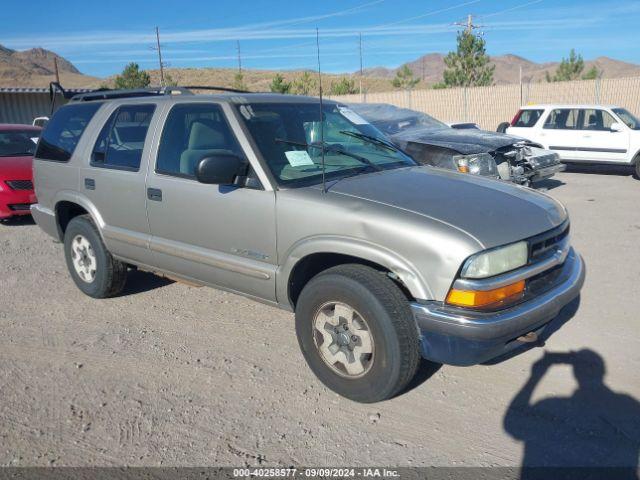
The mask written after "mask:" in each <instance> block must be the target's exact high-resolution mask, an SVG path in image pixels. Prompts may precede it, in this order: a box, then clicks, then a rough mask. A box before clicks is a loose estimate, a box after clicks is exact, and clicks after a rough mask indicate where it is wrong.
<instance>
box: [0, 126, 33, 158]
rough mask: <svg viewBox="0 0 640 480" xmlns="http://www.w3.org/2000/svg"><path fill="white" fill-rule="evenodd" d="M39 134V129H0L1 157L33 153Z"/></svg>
mask: <svg viewBox="0 0 640 480" xmlns="http://www.w3.org/2000/svg"><path fill="white" fill-rule="evenodd" d="M39 135H40V132H38V131H37V130H6V131H0V157H19V156H31V155H33V152H35V151H36V143H38V136H39Z"/></svg>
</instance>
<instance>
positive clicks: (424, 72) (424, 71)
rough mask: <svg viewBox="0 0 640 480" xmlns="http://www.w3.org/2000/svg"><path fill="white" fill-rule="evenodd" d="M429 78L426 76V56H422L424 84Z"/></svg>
mask: <svg viewBox="0 0 640 480" xmlns="http://www.w3.org/2000/svg"><path fill="white" fill-rule="evenodd" d="M426 78H427V76H426V67H425V59H424V55H423V56H422V81H423V82H424V81H425V80H426Z"/></svg>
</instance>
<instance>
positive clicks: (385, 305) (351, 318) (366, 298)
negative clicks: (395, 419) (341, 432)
mask: <svg viewBox="0 0 640 480" xmlns="http://www.w3.org/2000/svg"><path fill="white" fill-rule="evenodd" d="M296 333H297V335H298V342H299V344H300V348H301V349H302V353H303V355H304V357H305V359H306V361H307V363H308V364H309V367H310V368H311V370H312V371H313V372H314V373H315V374H316V376H317V377H318V378H319V379H320V381H322V383H324V384H325V385H326V386H327V387H329V388H330V389H331V390H333V391H334V392H336V393H338V394H340V395H342V396H344V397H347V398H350V399H351V400H355V401H358V402H365V403H369V402H377V401H382V400H386V399H388V398H391V397H393V396H394V395H396V394H398V393H399V392H401V391H402V390H403V389H404V388H405V387H406V385H407V383H409V381H410V380H411V379H412V378H413V376H414V374H415V372H416V369H417V367H418V363H419V360H420V349H419V342H418V333H417V330H416V324H415V321H414V319H413V315H412V313H411V309H410V307H409V302H408V301H407V299H406V297H405V296H404V294H403V293H402V291H401V290H400V288H398V286H397V285H396V284H395V283H394V282H393V281H392V280H391V279H389V278H388V277H387V276H386V275H385V274H384V273H381V272H378V271H377V270H374V269H372V268H370V267H366V266H363V265H341V266H338V267H334V268H331V269H329V270H326V271H325V272H323V273H320V274H319V275H317V276H316V277H314V278H313V279H312V280H311V281H310V282H309V283H308V284H307V285H306V286H305V288H304V289H303V291H302V293H301V294H300V298H299V299H298V304H297V307H296Z"/></svg>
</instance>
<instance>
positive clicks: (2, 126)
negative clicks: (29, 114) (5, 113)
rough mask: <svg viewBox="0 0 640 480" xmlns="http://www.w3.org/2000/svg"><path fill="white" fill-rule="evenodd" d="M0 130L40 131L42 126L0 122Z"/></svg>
mask: <svg viewBox="0 0 640 480" xmlns="http://www.w3.org/2000/svg"><path fill="white" fill-rule="evenodd" d="M0 130H1V131H5V132H6V131H13V130H34V131H40V130H42V128H40V127H35V126H33V125H25V124H20V123H0Z"/></svg>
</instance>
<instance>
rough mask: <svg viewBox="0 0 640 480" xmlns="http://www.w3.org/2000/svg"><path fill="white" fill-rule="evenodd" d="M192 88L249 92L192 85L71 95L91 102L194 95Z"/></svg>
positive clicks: (81, 100)
mask: <svg viewBox="0 0 640 480" xmlns="http://www.w3.org/2000/svg"><path fill="white" fill-rule="evenodd" d="M191 90H217V91H222V92H234V93H248V92H246V91H244V90H236V89H235V88H226V87H210V86H192V87H149V88H136V89H130V90H115V89H114V90H112V89H108V88H102V89H98V90H94V91H93V92H88V93H79V94H76V95H73V96H72V97H71V101H72V102H89V101H91V100H109V99H115V98H131V97H151V96H160V95H193V92H192V91H191Z"/></svg>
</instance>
